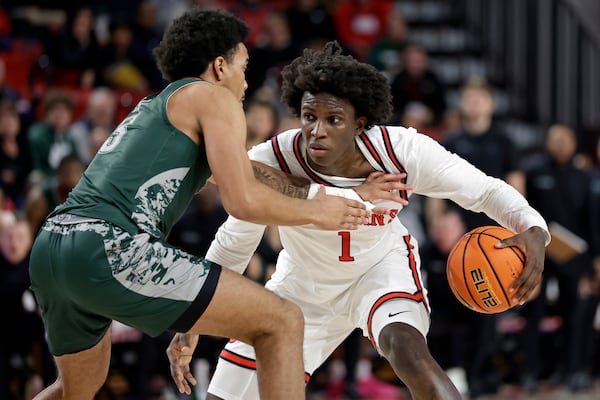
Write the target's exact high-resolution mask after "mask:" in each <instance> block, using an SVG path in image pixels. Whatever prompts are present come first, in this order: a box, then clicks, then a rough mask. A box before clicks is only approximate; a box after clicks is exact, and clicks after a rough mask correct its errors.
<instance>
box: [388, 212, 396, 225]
mask: <svg viewBox="0 0 600 400" xmlns="http://www.w3.org/2000/svg"><path fill="white" fill-rule="evenodd" d="M389 215H390V219H388V220H387V223H388V224H389V223H391V222H392V221H393V220H394V218H396V215H398V210H397V209H395V208H393V209H391V210H390V214H389Z"/></svg>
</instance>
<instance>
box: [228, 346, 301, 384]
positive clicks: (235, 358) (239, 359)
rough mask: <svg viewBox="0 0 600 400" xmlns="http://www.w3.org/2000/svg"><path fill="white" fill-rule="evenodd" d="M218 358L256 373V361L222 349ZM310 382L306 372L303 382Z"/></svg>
mask: <svg viewBox="0 0 600 400" xmlns="http://www.w3.org/2000/svg"><path fill="white" fill-rule="evenodd" d="M219 358H222V359H223V360H225V361H229V362H230V363H232V364H234V365H237V366H238V367H242V368H246V369H251V370H253V371H256V361H255V360H253V359H251V358H248V357H245V356H242V355H240V354H236V353H234V352H233V351H231V350H227V349H223V350H221V354H219ZM309 380H310V374H309V373H308V372H305V373H304V382H305V383H308V381H309Z"/></svg>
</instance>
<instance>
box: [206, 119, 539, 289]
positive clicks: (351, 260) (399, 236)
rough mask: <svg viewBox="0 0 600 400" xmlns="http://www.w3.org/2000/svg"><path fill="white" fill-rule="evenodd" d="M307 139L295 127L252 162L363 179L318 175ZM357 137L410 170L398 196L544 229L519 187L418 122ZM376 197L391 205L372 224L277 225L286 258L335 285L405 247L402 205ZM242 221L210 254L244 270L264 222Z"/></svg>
mask: <svg viewBox="0 0 600 400" xmlns="http://www.w3.org/2000/svg"><path fill="white" fill-rule="evenodd" d="M303 141H304V138H303V137H302V133H301V131H300V130H297V129H296V130H289V131H286V132H283V133H281V134H279V135H277V136H275V137H273V138H272V139H271V140H270V141H268V142H265V143H262V144H259V145H257V146H255V147H253V148H252V149H251V150H250V151H249V153H248V154H249V156H250V159H252V160H256V161H260V162H262V163H264V164H267V165H269V166H271V167H274V168H277V169H280V170H282V171H284V172H287V173H290V174H292V175H295V176H301V177H306V178H308V179H309V180H311V181H312V182H316V183H320V184H322V185H325V186H337V187H353V186H355V185H358V184H360V183H361V182H362V181H363V180H364V179H362V178H360V179H358V178H343V177H332V176H327V175H323V174H320V173H318V172H317V171H315V170H314V169H312V168H311V167H310V165H309V163H308V160H307V158H306V154H305V151H304V149H305V145H304V143H303ZM356 143H357V145H358V148H359V149H360V151H361V152H362V153H363V154H364V156H365V158H366V159H367V160H368V161H369V163H370V164H371V165H372V166H373V168H374V169H375V170H378V171H383V172H386V173H399V172H404V173H406V174H407V176H406V179H405V181H406V183H407V184H409V185H411V186H412V187H413V190H412V191H409V192H408V193H406V192H401V193H398V195H399V196H402V197H404V198H409V197H410V195H411V194H412V192H414V193H417V194H421V195H425V196H429V197H437V198H448V199H451V200H453V201H455V202H456V203H458V204H459V205H461V206H463V207H464V208H467V209H470V210H473V211H476V212H479V211H484V212H486V213H487V214H488V215H489V216H490V217H491V218H493V219H495V220H496V221H498V223H500V224H501V225H503V226H505V227H507V228H509V229H511V230H513V231H515V232H522V231H524V230H526V229H528V228H529V227H531V226H534V225H535V226H540V227H542V228H544V229H546V223H545V222H544V220H543V218H542V217H541V216H540V215H539V214H538V213H537V212H536V211H535V210H533V209H532V208H531V207H529V205H528V204H527V202H526V200H525V199H524V198H523V197H522V196H521V195H520V194H519V193H518V192H517V191H516V190H515V189H513V188H512V187H511V186H509V185H508V184H506V183H505V182H503V181H501V180H499V179H496V178H492V177H489V176H486V175H485V174H484V173H483V172H481V171H480V170H478V169H476V168H475V167H474V166H473V165H471V164H469V163H468V162H467V161H465V160H463V159H461V158H459V157H458V156H456V155H454V154H452V153H450V152H448V151H447V150H445V149H444V148H443V147H442V146H441V145H440V144H439V143H438V142H436V141H435V140H433V139H431V138H430V137H428V136H426V135H423V134H419V133H417V132H416V130H414V129H412V128H403V127H397V126H389V127H386V126H374V127H373V128H371V129H370V130H368V131H365V132H363V133H362V134H360V135H359V136H357V137H356ZM374 203H375V204H380V205H382V206H385V207H388V208H390V209H391V213H390V215H389V216H378V215H373V216H372V219H371V223H370V224H369V225H362V226H360V227H359V228H358V229H357V230H353V231H324V230H320V229H318V228H317V227H315V226H314V225H304V226H281V227H279V232H280V236H281V241H282V244H283V247H284V250H283V252H284V253H287V254H284V255H285V257H284V258H285V259H289V260H293V263H295V264H296V265H298V266H301V267H302V268H303V269H305V271H304V272H305V273H308V274H309V275H310V276H311V277H312V278H313V279H314V281H317V282H319V283H321V284H323V285H324V286H325V287H327V286H330V285H331V287H334V286H336V285H337V284H340V283H342V285H343V283H345V282H344V281H347V280H353V279H355V278H357V277H359V276H361V275H362V274H363V273H364V272H365V271H366V270H367V269H369V268H371V267H372V266H374V265H376V264H377V263H378V262H379V261H380V260H381V259H382V258H384V257H385V256H386V255H387V254H389V253H390V251H392V250H393V249H395V248H400V249H402V251H406V243H405V241H404V240H403V238H404V236H405V235H408V234H409V232H407V230H406V228H405V227H404V226H403V225H402V223H401V222H400V220H399V219H398V218H397V217H396V215H397V213H398V212H399V211H400V208H401V205H400V204H399V203H394V202H383V203H378V202H374ZM240 222H241V221H237V220H235V219H234V218H232V217H230V218H229V220H228V222H226V223H225V224H224V226H223V227H221V229H220V230H219V233H217V236H216V239H215V242H213V244H212V245H211V249H210V250H209V252H208V253H207V255H206V258H207V259H210V260H211V261H214V262H217V263H221V264H222V265H225V266H228V267H232V266H233V269H236V270H238V271H240V272H241V271H243V270H244V268H245V267H246V265H247V263H248V260H249V257H250V256H251V254H252V253H253V252H254V250H255V248H256V246H257V244H258V242H259V241H260V237H261V234H262V230H263V229H264V227H262V226H259V225H254V224H250V223H240ZM282 255H283V254H282ZM303 260H306V262H303ZM286 266H289V268H294V266H293V264H289V263H278V266H277V275H279V276H284V275H285V274H286V273H287V272H286V271H282V270H281V268H286Z"/></svg>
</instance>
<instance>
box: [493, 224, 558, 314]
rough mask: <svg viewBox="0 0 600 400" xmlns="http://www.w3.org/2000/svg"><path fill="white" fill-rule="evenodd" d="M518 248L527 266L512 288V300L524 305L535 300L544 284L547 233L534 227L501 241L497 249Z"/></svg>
mask: <svg viewBox="0 0 600 400" xmlns="http://www.w3.org/2000/svg"><path fill="white" fill-rule="evenodd" d="M510 246H515V247H518V248H519V249H520V250H521V251H522V252H523V254H524V255H525V266H524V268H523V272H521V275H520V276H519V277H518V278H517V279H516V280H515V282H514V283H513V284H512V286H511V287H510V290H511V291H514V293H513V296H512V298H513V299H514V300H515V301H517V302H519V303H521V304H524V303H525V302H526V301H529V300H531V299H533V298H534V297H535V295H536V293H537V290H536V289H538V287H539V286H540V284H541V283H542V272H543V271H544V258H545V255H546V233H545V232H544V230H543V229H542V228H540V227H537V226H534V227H531V228H529V229H527V230H526V231H525V232H521V233H519V234H517V235H515V236H512V237H509V238H506V239H504V240H501V241H499V242H498V243H497V244H496V247H498V248H502V247H510Z"/></svg>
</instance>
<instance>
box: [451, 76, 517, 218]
mask: <svg viewBox="0 0 600 400" xmlns="http://www.w3.org/2000/svg"><path fill="white" fill-rule="evenodd" d="M494 110H495V103H494V98H493V95H492V88H491V87H490V86H489V85H488V83H487V82H486V81H485V80H483V79H481V78H478V77H474V78H471V79H469V80H467V82H465V84H464V85H463V87H462V88H461V97H460V114H461V122H462V127H461V129H460V130H459V131H457V132H451V133H449V134H448V135H447V137H446V139H445V140H444V141H443V144H444V146H445V147H446V148H447V149H448V150H450V151H453V152H455V153H457V154H459V155H461V156H462V157H464V158H466V159H467V160H468V161H470V162H471V163H472V164H475V165H476V166H478V167H479V168H480V169H481V170H482V171H484V172H485V173H486V174H488V175H491V176H494V177H496V178H500V179H504V180H505V181H506V182H507V183H509V184H510V185H511V186H513V187H514V188H515V189H517V190H518V191H519V192H521V193H524V192H525V175H524V173H523V171H521V168H520V165H519V158H518V151H517V149H516V146H515V145H514V143H513V142H512V141H511V140H510V139H509V138H508V136H507V135H506V132H505V131H504V130H503V129H501V128H500V127H499V126H498V125H497V124H495V123H494V120H493V117H494ZM484 222H489V220H486V221H484V220H482V219H480V220H478V221H471V220H469V221H467V228H468V229H472V228H473V227H475V226H480V225H481V224H483V223H484Z"/></svg>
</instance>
